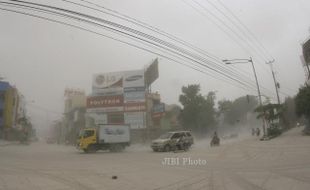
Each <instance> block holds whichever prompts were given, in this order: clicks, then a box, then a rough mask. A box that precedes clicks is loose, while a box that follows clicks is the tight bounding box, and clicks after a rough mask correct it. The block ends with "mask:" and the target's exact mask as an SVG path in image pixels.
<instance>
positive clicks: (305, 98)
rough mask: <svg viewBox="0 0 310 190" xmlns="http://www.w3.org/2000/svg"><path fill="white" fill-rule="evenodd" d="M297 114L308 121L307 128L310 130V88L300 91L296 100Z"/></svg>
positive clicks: (306, 87) (305, 87)
mask: <svg viewBox="0 0 310 190" xmlns="http://www.w3.org/2000/svg"><path fill="white" fill-rule="evenodd" d="M295 104H296V113H297V115H298V116H304V117H305V118H306V119H307V121H308V122H307V127H308V128H310V122H309V121H310V87H309V86H304V87H302V88H300V89H299V92H298V94H297V96H296V98H295Z"/></svg>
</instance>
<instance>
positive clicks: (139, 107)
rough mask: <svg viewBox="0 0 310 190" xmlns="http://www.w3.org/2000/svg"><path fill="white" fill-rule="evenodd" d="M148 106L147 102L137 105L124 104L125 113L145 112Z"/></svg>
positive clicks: (137, 103)
mask: <svg viewBox="0 0 310 190" xmlns="http://www.w3.org/2000/svg"><path fill="white" fill-rule="evenodd" d="M145 110H146V105H145V102H135V103H126V104H124V111H125V112H132V111H138V112H139V111H145Z"/></svg>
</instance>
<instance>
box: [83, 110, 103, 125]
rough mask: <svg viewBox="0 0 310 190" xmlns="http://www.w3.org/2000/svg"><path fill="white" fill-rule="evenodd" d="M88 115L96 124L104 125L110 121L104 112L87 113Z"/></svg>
mask: <svg viewBox="0 0 310 190" xmlns="http://www.w3.org/2000/svg"><path fill="white" fill-rule="evenodd" d="M86 116H87V117H89V118H91V119H92V120H93V122H94V124H95V125H102V124H107V123H108V118H107V114H105V113H103V112H95V113H87V114H86Z"/></svg>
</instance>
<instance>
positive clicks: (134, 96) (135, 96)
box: [124, 91, 145, 103]
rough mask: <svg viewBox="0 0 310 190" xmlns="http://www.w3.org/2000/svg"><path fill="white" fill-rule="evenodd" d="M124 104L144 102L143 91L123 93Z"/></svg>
mask: <svg viewBox="0 0 310 190" xmlns="http://www.w3.org/2000/svg"><path fill="white" fill-rule="evenodd" d="M124 102H125V103H129V102H145V91H131V92H124Z"/></svg>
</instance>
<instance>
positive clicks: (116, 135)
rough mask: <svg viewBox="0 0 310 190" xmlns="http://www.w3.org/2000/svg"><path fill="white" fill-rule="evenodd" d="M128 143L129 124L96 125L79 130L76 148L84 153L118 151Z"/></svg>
mask: <svg viewBox="0 0 310 190" xmlns="http://www.w3.org/2000/svg"><path fill="white" fill-rule="evenodd" d="M129 145H130V127H129V125H98V126H97V127H93V128H85V129H82V130H81V131H80V135H79V139H78V142H77V148H78V149H80V150H83V151H84V152H85V153H90V152H96V151H98V150H110V151H111V152H119V151H122V150H124V149H125V147H126V146H129Z"/></svg>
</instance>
